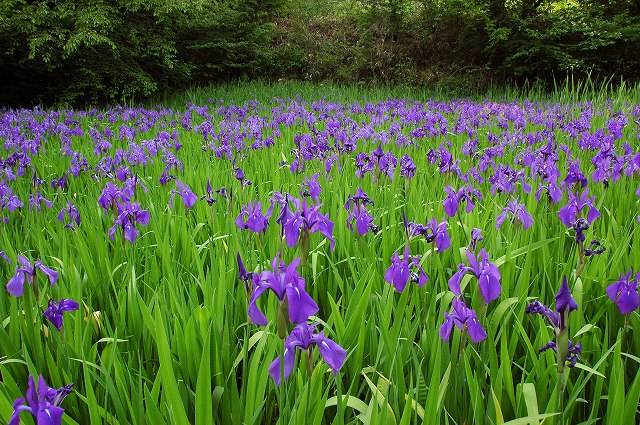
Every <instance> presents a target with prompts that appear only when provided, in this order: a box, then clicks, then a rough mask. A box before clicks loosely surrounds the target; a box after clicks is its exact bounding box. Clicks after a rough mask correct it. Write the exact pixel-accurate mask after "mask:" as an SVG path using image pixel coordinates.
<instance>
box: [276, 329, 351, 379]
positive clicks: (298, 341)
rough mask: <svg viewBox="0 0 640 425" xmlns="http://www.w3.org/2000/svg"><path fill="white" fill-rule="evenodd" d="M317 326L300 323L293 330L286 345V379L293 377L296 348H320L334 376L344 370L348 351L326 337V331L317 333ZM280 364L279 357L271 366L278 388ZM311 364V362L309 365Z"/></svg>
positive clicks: (305, 350) (310, 354) (284, 374)
mask: <svg viewBox="0 0 640 425" xmlns="http://www.w3.org/2000/svg"><path fill="white" fill-rule="evenodd" d="M317 326H318V324H317V323H314V324H312V325H308V324H307V323H306V322H305V323H300V324H299V325H298V326H296V327H295V328H293V330H292V331H291V334H289V336H288V337H287V339H286V341H285V343H284V372H283V373H282V375H283V376H284V379H287V378H288V377H289V376H290V375H291V372H293V368H294V366H295V361H296V351H295V350H296V348H297V349H299V350H302V351H303V352H307V350H308V349H309V348H310V347H311V346H312V345H314V344H315V346H316V347H317V348H318V351H319V352H320V355H321V356H322V359H323V360H324V362H325V363H326V364H328V365H329V367H330V368H331V370H332V371H333V374H334V376H335V375H337V374H338V372H339V371H340V369H341V368H342V365H343V364H344V361H345V359H346V357H347V351H346V350H345V349H344V348H342V347H341V346H340V345H338V344H337V343H336V342H334V341H332V340H330V339H329V338H327V337H326V336H324V331H320V332H317V331H316V328H317ZM307 355H308V356H312V353H311V352H307ZM280 363H281V360H280V356H278V357H276V359H275V360H274V361H273V362H272V363H271V365H270V366H269V375H271V378H273V380H274V382H275V384H276V386H280V383H281V382H280V374H281V371H280ZM310 364H311V363H310V362H309V365H310Z"/></svg>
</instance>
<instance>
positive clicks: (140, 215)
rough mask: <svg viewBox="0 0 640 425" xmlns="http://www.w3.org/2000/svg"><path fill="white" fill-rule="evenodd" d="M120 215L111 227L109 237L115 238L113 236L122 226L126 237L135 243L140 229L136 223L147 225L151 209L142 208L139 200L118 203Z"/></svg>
mask: <svg viewBox="0 0 640 425" xmlns="http://www.w3.org/2000/svg"><path fill="white" fill-rule="evenodd" d="M116 206H117V210H118V216H117V217H116V219H115V220H114V222H113V226H112V227H111V228H110V229H109V238H111V240H113V236H114V235H115V233H116V230H117V229H118V226H120V227H122V230H123V231H124V238H125V239H126V240H128V241H129V242H131V243H135V241H136V239H137V238H138V235H139V234H140V231H139V230H138V229H137V228H136V225H142V226H146V225H147V224H149V220H150V216H149V211H147V210H141V209H140V204H139V203H138V202H134V203H130V202H128V201H127V202H125V203H122V204H121V203H119V202H118V203H117V204H116Z"/></svg>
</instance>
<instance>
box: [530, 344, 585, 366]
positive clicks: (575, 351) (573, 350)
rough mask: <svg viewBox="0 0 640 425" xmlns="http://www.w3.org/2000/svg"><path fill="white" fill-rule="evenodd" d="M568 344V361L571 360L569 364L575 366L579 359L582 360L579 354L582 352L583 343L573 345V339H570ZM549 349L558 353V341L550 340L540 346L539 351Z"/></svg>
mask: <svg viewBox="0 0 640 425" xmlns="http://www.w3.org/2000/svg"><path fill="white" fill-rule="evenodd" d="M568 344H569V346H568V355H567V361H568V362H569V364H568V366H569V367H574V366H575V365H576V363H578V360H580V358H579V357H578V356H579V355H580V354H582V344H580V343H578V344H576V345H573V342H572V341H571V340H568ZM549 349H551V350H553V351H555V352H556V353H557V352H558V346H557V345H556V343H555V342H553V341H549V342H547V343H546V344H545V345H543V346H542V347H540V348H538V353H543V352H545V351H547V350H549Z"/></svg>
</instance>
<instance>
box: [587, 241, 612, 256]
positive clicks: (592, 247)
mask: <svg viewBox="0 0 640 425" xmlns="http://www.w3.org/2000/svg"><path fill="white" fill-rule="evenodd" d="M606 250H607V249H606V248H605V247H604V246H602V243H601V242H600V241H599V240H598V239H594V240H592V241H591V243H590V244H589V248H584V255H585V256H586V257H591V256H594V255H600V254H602V253H603V252H605V251H606Z"/></svg>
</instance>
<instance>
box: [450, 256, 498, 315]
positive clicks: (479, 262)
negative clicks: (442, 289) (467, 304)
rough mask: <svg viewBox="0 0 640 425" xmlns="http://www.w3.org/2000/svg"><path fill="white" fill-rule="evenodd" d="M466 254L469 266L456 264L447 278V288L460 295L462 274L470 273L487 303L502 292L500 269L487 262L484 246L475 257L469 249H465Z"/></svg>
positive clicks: (487, 257)
mask: <svg viewBox="0 0 640 425" xmlns="http://www.w3.org/2000/svg"><path fill="white" fill-rule="evenodd" d="M466 254H467V260H469V264H470V265H471V267H468V266H465V265H464V264H463V263H460V264H458V271H457V272H456V273H455V274H454V275H453V276H451V279H449V289H451V292H453V293H454V294H456V295H457V296H461V295H462V292H461V291H460V282H461V281H462V278H463V277H464V275H466V274H467V273H472V274H473V275H474V276H475V277H476V278H477V279H478V286H479V287H480V294H481V295H482V298H483V299H484V302H485V303H486V304H489V303H490V302H491V301H493V300H495V299H496V298H498V297H499V296H500V292H502V286H501V285H500V279H501V275H500V271H499V270H498V267H496V265H495V264H493V263H491V262H489V254H488V253H487V251H486V250H485V249H484V248H482V249H481V250H480V252H479V253H478V257H477V259H476V257H475V256H474V255H473V253H472V252H471V251H469V250H467V251H466Z"/></svg>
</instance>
